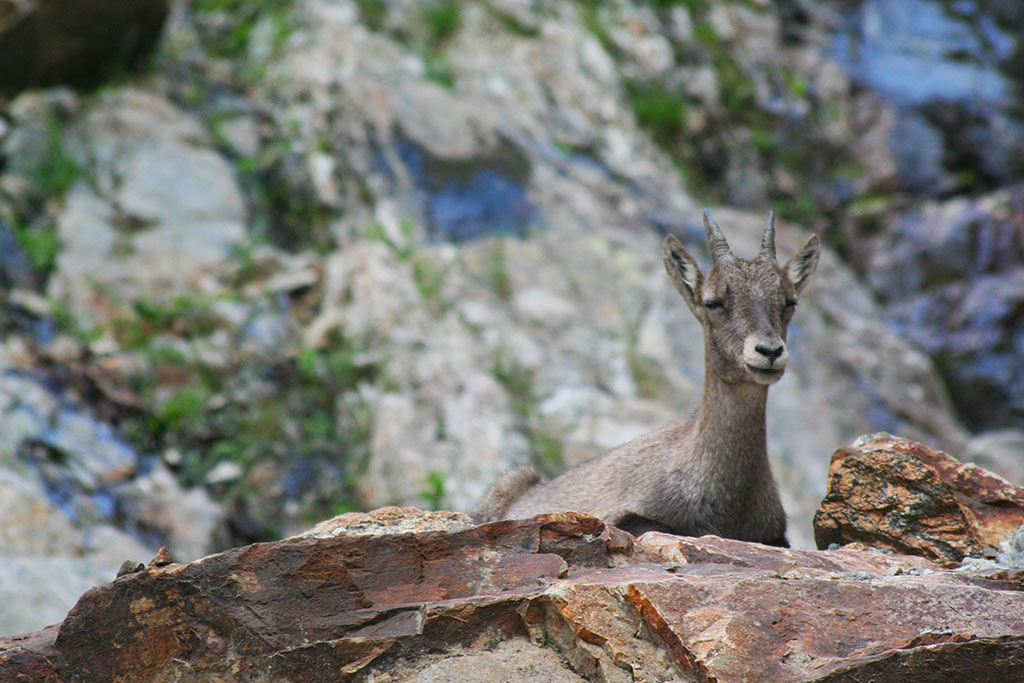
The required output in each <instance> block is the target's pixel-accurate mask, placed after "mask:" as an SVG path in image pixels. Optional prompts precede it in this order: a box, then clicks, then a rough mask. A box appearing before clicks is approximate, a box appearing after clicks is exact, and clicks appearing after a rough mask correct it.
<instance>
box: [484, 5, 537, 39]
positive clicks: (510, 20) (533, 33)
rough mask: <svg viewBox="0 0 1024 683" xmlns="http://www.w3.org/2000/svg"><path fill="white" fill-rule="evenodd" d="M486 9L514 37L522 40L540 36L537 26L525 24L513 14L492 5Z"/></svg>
mask: <svg viewBox="0 0 1024 683" xmlns="http://www.w3.org/2000/svg"><path fill="white" fill-rule="evenodd" d="M486 9H487V13H488V14H489V15H491V17H493V18H494V19H495V20H496V21H497V22H498V23H499V24H501V25H502V26H503V27H504V28H505V30H506V31H508V32H509V33H511V34H513V35H516V36H519V37H521V38H536V37H538V36H539V35H540V29H539V28H537V27H536V26H529V25H527V24H524V23H523V22H522V21H520V20H519V19H517V18H516V17H515V16H513V15H512V14H509V13H508V12H505V11H504V10H501V9H499V8H497V7H495V6H494V5H491V4H490V3H488V4H487V5H486Z"/></svg>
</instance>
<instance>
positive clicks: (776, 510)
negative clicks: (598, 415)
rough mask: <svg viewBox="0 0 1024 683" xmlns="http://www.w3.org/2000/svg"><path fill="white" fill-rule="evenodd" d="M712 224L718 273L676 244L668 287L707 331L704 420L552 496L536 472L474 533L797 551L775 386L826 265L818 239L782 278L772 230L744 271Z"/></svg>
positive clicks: (515, 478)
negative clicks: (793, 322) (579, 517)
mask: <svg viewBox="0 0 1024 683" xmlns="http://www.w3.org/2000/svg"><path fill="white" fill-rule="evenodd" d="M704 214H705V217H704V224H705V227H706V228H707V233H708V242H709V244H710V246H711V252H712V255H713V257H714V261H715V262H714V265H713V266H712V268H711V271H710V272H709V273H708V275H707V277H706V278H705V277H704V276H703V275H702V273H701V271H700V268H699V267H698V266H697V263H696V261H695V260H694V259H693V257H692V256H690V254H689V253H687V251H686V250H685V249H684V248H683V246H682V245H681V244H680V243H679V241H678V240H676V239H675V238H674V237H672V236H669V237H666V238H665V242H664V245H663V247H662V256H663V258H664V262H665V268H666V270H667V272H668V274H669V277H670V278H671V279H672V282H673V284H674V285H675V286H676V289H678V290H679V293H680V294H681V295H682V297H683V299H684V300H685V301H686V303H687V305H688V306H689V307H690V310H691V311H692V312H693V314H694V316H696V318H697V320H698V321H699V322H700V323H701V325H702V326H703V328H704V395H703V399H702V401H701V404H700V407H699V408H698V409H697V413H696V415H694V417H692V418H691V419H689V420H687V421H684V422H680V423H677V424H673V425H669V426H668V427H664V428H662V429H660V430H657V431H655V432H652V433H650V434H646V435H644V436H642V437H640V438H638V439H636V440H634V441H631V442H629V443H627V444H624V445H622V446H619V447H618V448H616V449H614V450H612V451H610V452H608V453H606V454H604V455H602V456H600V457H598V458H595V459H593V460H590V461H588V462H584V463H581V464H580V465H577V466H576V467H574V468H572V469H570V470H568V471H566V472H564V473H563V474H562V475H561V476H559V477H557V478H555V479H554V480H552V481H550V482H548V483H547V484H540V483H539V477H538V476H537V472H536V470H534V469H533V468H522V469H519V470H514V471H512V472H509V473H508V474H506V475H505V476H503V477H502V478H501V479H499V480H498V481H497V482H496V483H495V484H494V485H493V486H491V488H490V489H489V490H488V491H487V493H486V494H485V495H484V497H483V499H482V500H481V501H480V503H479V504H478V505H477V507H476V509H475V510H474V511H473V513H472V515H473V518H474V519H475V520H476V521H478V522H485V521H493V520H497V519H517V518H524V517H530V516H533V515H536V514H540V513H545V512H558V511H568V510H574V511H577V512H586V513H590V514H593V515H595V516H597V517H600V518H602V519H604V520H605V521H607V522H609V523H611V524H616V525H619V526H622V527H623V528H626V529H627V530H629V531H632V532H634V533H641V532H643V531H647V530H652V529H657V530H661V531H672V532H674V533H677V534H682V535H687V536H699V535H702V534H717V535H719V536H724V537H728V538H736V539H740V540H746V541H760V542H763V543H772V544H775V545H788V543H787V542H786V516H785V512H784V510H783V509H782V503H781V501H780V500H779V493H778V486H777V485H776V483H775V479H774V478H773V476H772V473H771V469H770V467H769V464H768V454H767V443H766V436H765V431H766V430H765V406H766V403H767V399H768V386H769V385H770V384H772V383H774V382H776V381H778V379H779V378H780V377H781V376H782V373H783V371H784V369H785V365H786V363H787V361H788V358H789V354H788V351H787V349H786V345H785V339H786V328H787V326H788V325H789V321H790V319H791V318H792V315H793V310H794V308H795V304H796V297H797V295H798V294H799V292H800V291H801V290H802V289H803V287H804V286H805V285H806V284H807V281H808V278H809V277H810V276H811V274H812V273H813V272H814V269H815V267H816V265H817V261H818V241H817V237H816V236H811V238H810V239H808V240H807V242H805V243H804V245H803V246H802V247H801V248H800V249H799V250H798V251H797V254H796V255H795V256H794V257H793V258H792V259H790V261H789V262H788V263H786V264H785V265H784V266H781V267H780V266H779V264H778V263H777V261H776V259H775V240H774V223H773V221H772V219H771V218H769V223H768V227H767V228H766V229H765V235H764V239H763V241H762V248H761V253H760V254H759V255H758V257H757V258H755V259H750V260H746V259H737V258H736V257H735V256H733V255H732V252H731V251H730V250H729V246H728V244H727V243H726V241H725V238H724V237H723V236H722V234H721V231H720V230H719V228H718V225H717V224H716V223H715V222H714V220H713V219H711V216H710V214H709V213H708V212H707V211H705V212H704Z"/></svg>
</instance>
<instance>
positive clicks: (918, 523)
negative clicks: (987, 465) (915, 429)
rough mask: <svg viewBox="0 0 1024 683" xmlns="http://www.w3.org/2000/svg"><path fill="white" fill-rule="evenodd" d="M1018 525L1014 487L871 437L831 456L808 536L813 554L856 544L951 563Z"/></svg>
mask: <svg viewBox="0 0 1024 683" xmlns="http://www.w3.org/2000/svg"><path fill="white" fill-rule="evenodd" d="M1022 524H1024V489H1022V488H1021V487H1019V486H1014V485H1013V484H1011V483H1009V482H1008V481H1006V480H1005V479H1003V478H1002V477H1000V476H998V475H996V474H993V473H991V472H987V471H985V470H983V469H981V468H979V467H977V466H975V465H973V464H970V463H968V464H961V463H960V462H958V461H957V460H955V459H954V458H952V457H950V456H949V455H947V454H946V453H943V452H942V451H933V450H931V449H929V448H927V447H926V446H923V445H921V444H919V443H916V442H914V441H908V440H905V439H900V438H897V437H894V436H890V435H888V434H874V435H871V436H868V437H862V438H861V439H858V440H857V442H856V443H854V445H853V446H851V447H850V448H841V449H839V450H838V451H836V452H835V454H833V456H832V464H831V465H830V467H829V481H828V493H827V495H826V496H825V499H824V500H823V501H822V503H821V507H820V508H819V509H818V512H817V513H816V514H815V516H814V538H815V541H816V542H817V544H818V547H819V548H826V547H828V546H830V545H831V544H833V543H836V544H839V545H846V544H849V543H857V544H861V545H866V546H874V547H881V548H888V549H891V550H893V551H895V552H899V553H907V554H912V555H920V556H922V557H926V558H929V559H931V560H935V561H936V562H941V563H944V564H946V565H955V564H958V563H959V562H960V561H961V560H962V559H963V558H964V557H965V556H982V555H983V554H984V553H985V552H986V549H987V548H988V549H992V548H995V547H997V546H998V544H999V542H1000V541H1004V540H1006V539H1008V538H1009V537H1010V536H1011V535H1012V534H1013V532H1014V531H1015V530H1016V529H1017V528H1019V527H1020V526H1021V525H1022Z"/></svg>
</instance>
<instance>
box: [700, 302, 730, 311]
mask: <svg viewBox="0 0 1024 683" xmlns="http://www.w3.org/2000/svg"><path fill="white" fill-rule="evenodd" d="M704 308H706V309H708V310H709V311H718V310H721V309H723V308H725V304H724V303H722V302H721V301H705V302H704Z"/></svg>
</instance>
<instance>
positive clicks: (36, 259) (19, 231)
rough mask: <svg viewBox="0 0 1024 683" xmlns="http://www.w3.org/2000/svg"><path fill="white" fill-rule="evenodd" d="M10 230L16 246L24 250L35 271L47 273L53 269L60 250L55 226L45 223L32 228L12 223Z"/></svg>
mask: <svg viewBox="0 0 1024 683" xmlns="http://www.w3.org/2000/svg"><path fill="white" fill-rule="evenodd" d="M11 232H12V233H13V234H14V239H15V240H17V242H18V246H20V247H21V250H22V252H24V254H25V258H27V259H28V260H29V263H31V264H32V267H33V268H35V269H36V271H37V272H40V273H49V272H50V271H51V270H53V266H54V264H55V263H56V261H57V253H58V252H59V251H60V240H59V239H58V238H57V226H55V225H53V224H52V223H46V224H44V225H42V226H41V227H38V228H32V227H28V226H25V225H21V224H19V223H14V224H13V225H12V226H11Z"/></svg>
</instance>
